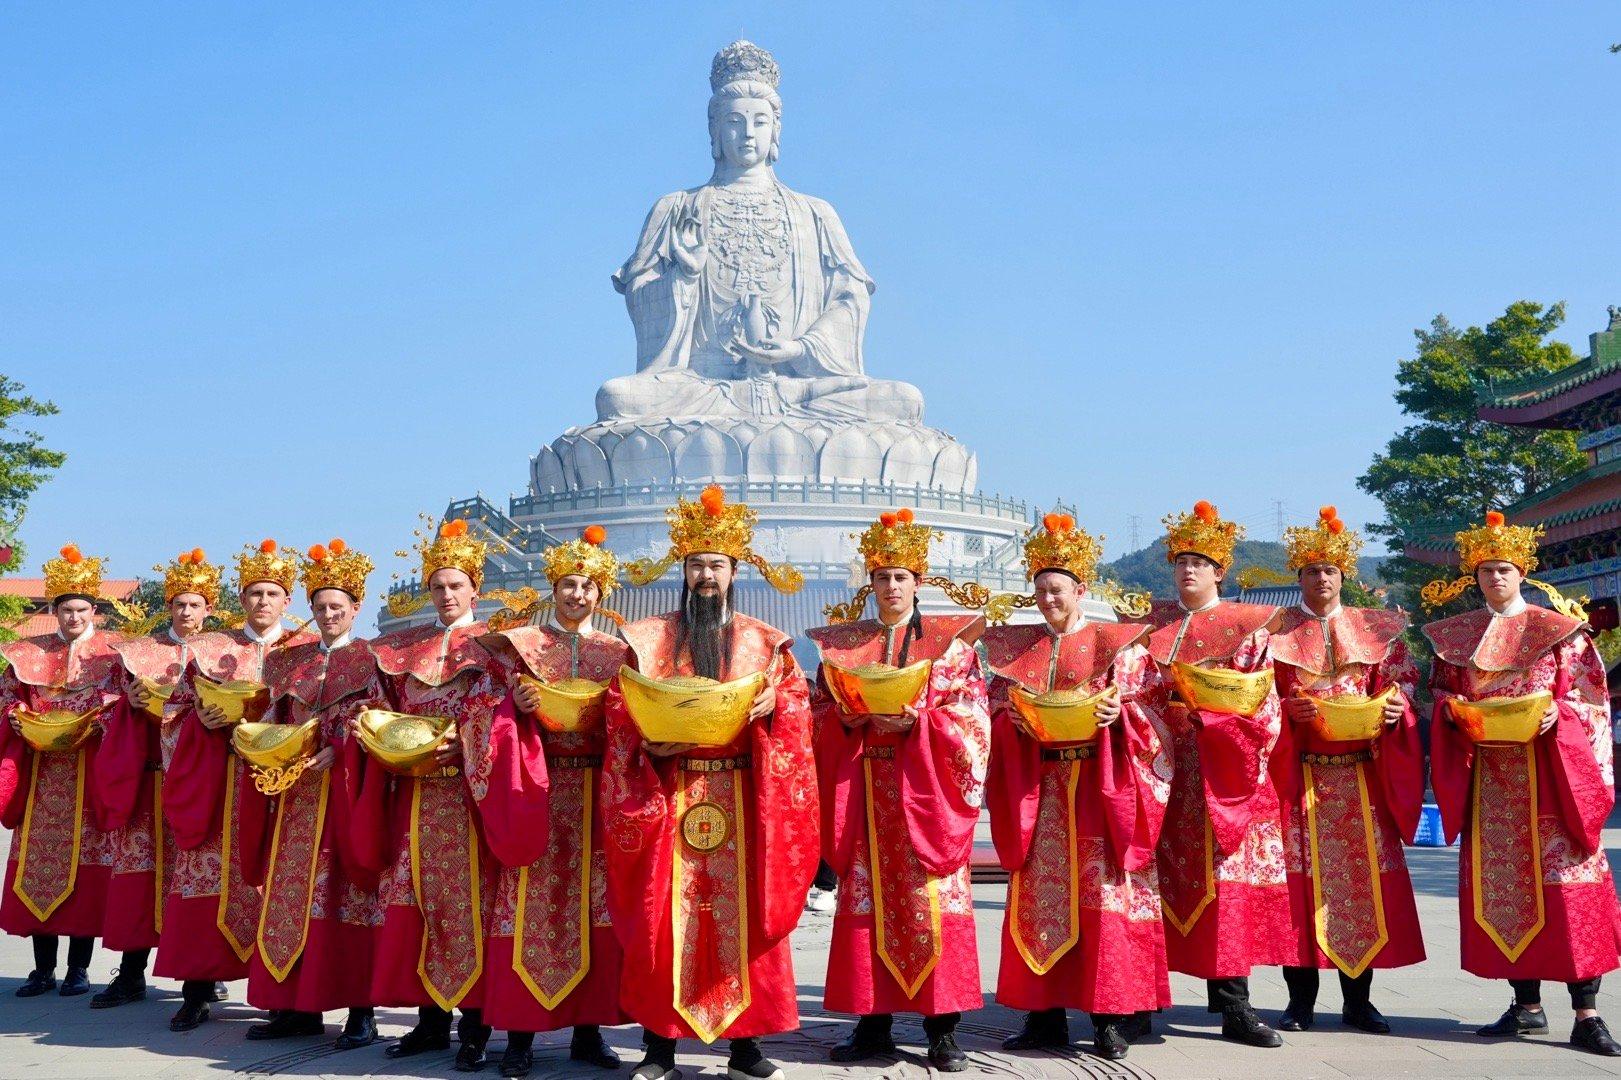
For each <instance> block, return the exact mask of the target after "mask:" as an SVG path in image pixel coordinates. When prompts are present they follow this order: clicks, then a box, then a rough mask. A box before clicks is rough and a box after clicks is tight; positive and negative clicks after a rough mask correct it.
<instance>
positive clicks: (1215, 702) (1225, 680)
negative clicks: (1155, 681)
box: [1171, 661, 1272, 716]
mask: <svg viewBox="0 0 1621 1080" xmlns="http://www.w3.org/2000/svg"><path fill="white" fill-rule="evenodd" d="M1171 681H1172V682H1173V683H1175V684H1176V692H1177V694H1178V695H1179V696H1180V697H1181V698H1182V700H1183V701H1184V702H1185V703H1186V704H1188V705H1191V706H1192V707H1193V708H1195V709H1202V710H1204V711H1206V712H1213V713H1226V714H1228V715H1230V716H1254V715H1255V714H1256V712H1257V711H1258V710H1259V709H1260V708H1261V705H1262V703H1263V702H1265V701H1266V698H1267V695H1268V694H1270V693H1271V692H1272V671H1271V669H1270V668H1269V669H1267V670H1265V671H1234V670H1233V669H1232V668H1206V667H1198V666H1196V665H1194V664H1184V663H1181V662H1180V661H1178V662H1176V663H1173V664H1172V665H1171Z"/></svg>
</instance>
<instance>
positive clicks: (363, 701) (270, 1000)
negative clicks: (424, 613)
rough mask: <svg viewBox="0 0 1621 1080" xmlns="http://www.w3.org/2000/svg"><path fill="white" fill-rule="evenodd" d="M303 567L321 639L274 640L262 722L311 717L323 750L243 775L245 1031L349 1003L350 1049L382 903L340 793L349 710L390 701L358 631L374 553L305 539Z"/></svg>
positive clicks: (366, 1018)
mask: <svg viewBox="0 0 1621 1080" xmlns="http://www.w3.org/2000/svg"><path fill="white" fill-rule="evenodd" d="M303 569H304V592H305V595H306V596H307V597H308V598H309V602H310V610H311V611H312V612H313V613H314V618H315V624H316V627H317V628H318V629H319V631H320V638H319V640H317V641H300V642H298V643H297V644H294V645H290V646H287V647H286V648H279V649H277V650H276V651H275V652H274V653H272V654H271V656H270V657H269V659H268V660H267V661H266V663H265V667H264V682H265V685H266V689H267V691H268V693H269V697H270V707H269V710H268V712H267V713H266V714H265V719H266V720H267V721H270V722H272V723H278V724H296V725H303V724H310V723H313V724H315V725H316V728H317V731H318V737H317V740H316V745H317V746H318V747H319V749H317V750H316V751H315V753H314V754H313V755H312V756H311V757H310V758H309V759H308V764H307V765H303V766H294V767H293V768H292V769H290V770H288V771H287V772H284V773H282V774H281V775H265V774H259V773H255V774H254V775H252V776H251V777H250V778H249V779H248V781H247V782H248V786H249V788H250V791H249V793H248V795H247V796H245V797H244V799H243V806H244V809H245V811H246V812H245V814H244V820H243V825H242V828H241V830H240V835H241V843H242V864H243V872H244V873H245V874H246V875H247V876H248V877H249V878H251V879H252V880H254V881H256V882H258V883H260V884H262V885H263V886H264V907H263V911H262V913H261V915H260V918H259V922H258V932H257V935H256V939H255V940H256V942H257V945H258V948H257V949H255V950H254V953H253V958H252V962H251V965H250V968H249V972H248V1002H249V1004H252V1005H255V1006H258V1007H259V1008H261V1009H266V1010H269V1012H270V1019H269V1020H268V1021H267V1022H265V1023H262V1024H255V1025H254V1026H253V1027H250V1028H249V1029H248V1032H247V1037H248V1038H249V1039H254V1040H266V1039H281V1038H289V1037H297V1036H310V1035H320V1034H323V1033H324V1032H325V1031H326V1026H325V1022H324V1019H323V1017H322V1014H323V1013H325V1012H327V1011H328V1010H330V1009H347V1010H348V1016H347V1018H346V1019H345V1022H344V1027H343V1033H342V1034H340V1035H339V1036H338V1039H337V1041H336V1043H334V1046H335V1047H336V1048H337V1049H339V1050H353V1049H356V1048H357V1047H361V1046H368V1045H370V1044H371V1043H373V1042H375V1041H377V1021H376V1019H375V1017H374V1015H373V1009H372V1006H371V1001H372V998H371V971H372V967H373V963H372V957H373V949H372V938H373V936H374V934H375V933H376V928H377V926H378V924H379V923H381V922H382V909H381V907H380V906H379V904H378V900H377V875H376V874H375V873H372V872H368V871H367V870H365V869H364V868H363V867H362V866H361V865H360V861H359V860H358V859H357V858H356V856H355V853H354V850H353V845H352V843H351V842H352V841H353V839H354V837H355V833H356V830H355V829H353V828H352V827H351V821H350V819H349V817H348V816H347V814H346V811H347V809H348V806H349V803H348V801H347V799H346V797H345V795H346V792H348V791H350V790H352V789H354V788H356V787H358V783H359V780H358V775H357V774H358V772H359V770H360V768H361V766H362V755H361V750H360V747H359V746H358V745H357V740H356V739H355V738H354V737H353V732H352V727H353V725H354V723H355V719H356V717H358V716H359V715H360V714H361V713H362V712H364V711H366V710H367V709H378V708H387V707H388V696H387V694H385V693H384V691H383V679H382V674H381V672H379V671H378V669H377V663H376V658H375V657H373V655H372V652H371V649H370V648H368V647H367V645H366V642H364V641H361V640H358V639H356V638H355V637H354V636H353V631H354V623H355V616H356V615H358V614H359V613H360V602H361V601H362V600H364V599H365V597H366V576H367V575H368V574H370V573H371V571H372V561H371V559H370V558H368V557H367V556H365V555H364V554H362V553H360V552H358V551H354V550H352V549H350V548H349V547H348V545H347V544H345V543H344V542H343V541H342V540H341V539H335V540H332V541H331V542H330V543H327V544H316V545H314V546H313V547H311V548H310V549H309V560H308V561H307V562H306V563H305V564H304V568H303ZM267 792H268V793H272V794H268V795H267V794H265V793H267Z"/></svg>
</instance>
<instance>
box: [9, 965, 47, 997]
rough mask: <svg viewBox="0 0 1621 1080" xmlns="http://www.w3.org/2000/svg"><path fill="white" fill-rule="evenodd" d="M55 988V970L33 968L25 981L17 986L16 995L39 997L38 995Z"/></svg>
mask: <svg viewBox="0 0 1621 1080" xmlns="http://www.w3.org/2000/svg"><path fill="white" fill-rule="evenodd" d="M55 989H56V972H54V971H39V970H35V971H30V972H29V973H28V979H27V981H26V982H24V983H23V984H22V985H21V986H19V987H17V996H18V997H39V995H41V994H48V993H50V992H51V991H52V990H55Z"/></svg>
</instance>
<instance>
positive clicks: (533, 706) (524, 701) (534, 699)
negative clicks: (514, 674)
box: [512, 681, 540, 716]
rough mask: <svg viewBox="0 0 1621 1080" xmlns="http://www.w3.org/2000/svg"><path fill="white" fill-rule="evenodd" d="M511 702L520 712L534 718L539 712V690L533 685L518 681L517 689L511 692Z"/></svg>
mask: <svg viewBox="0 0 1621 1080" xmlns="http://www.w3.org/2000/svg"><path fill="white" fill-rule="evenodd" d="M512 697H513V700H514V701H516V702H517V703H518V709H519V711H521V712H525V713H528V714H529V715H530V716H534V715H535V714H536V713H538V712H540V689H539V687H537V686H535V684H534V683H531V682H527V681H520V682H519V683H518V689H517V690H515V691H513V694H512Z"/></svg>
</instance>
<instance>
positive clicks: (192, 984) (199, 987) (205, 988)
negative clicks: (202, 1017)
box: [180, 979, 214, 1005]
mask: <svg viewBox="0 0 1621 1080" xmlns="http://www.w3.org/2000/svg"><path fill="white" fill-rule="evenodd" d="M180 1000H181V1001H184V1002H186V1003H187V1004H188V1005H201V1004H202V1003H203V1002H205V1001H213V1000H214V980H213V979H187V980H186V981H184V982H182V983H181V984H180Z"/></svg>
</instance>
